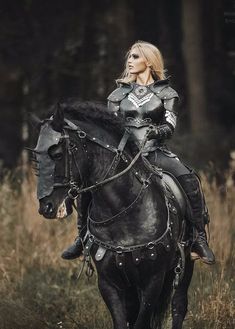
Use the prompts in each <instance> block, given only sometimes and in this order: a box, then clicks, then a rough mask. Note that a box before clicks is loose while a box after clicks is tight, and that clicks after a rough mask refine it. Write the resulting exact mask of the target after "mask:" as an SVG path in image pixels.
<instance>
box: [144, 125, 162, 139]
mask: <svg viewBox="0 0 235 329" xmlns="http://www.w3.org/2000/svg"><path fill="white" fill-rule="evenodd" d="M158 135H159V134H158V129H157V127H156V126H154V125H151V126H149V127H148V130H147V139H148V140H149V139H157V138H158Z"/></svg>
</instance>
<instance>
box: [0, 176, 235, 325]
mask: <svg viewBox="0 0 235 329" xmlns="http://www.w3.org/2000/svg"><path fill="white" fill-rule="evenodd" d="M202 178H203V179H202V182H203V187H204V191H205V194H206V199H207V204H208V208H209V211H210V215H211V225H210V245H211V247H212V248H213V250H214V252H215V254H216V258H217V263H216V265H214V266H207V265H204V264H201V263H199V262H197V264H196V271H195V272H194V277H193V281H192V284H191V288H190V303H189V312H188V315H187V318H186V320H185V324H184V328H185V329H186V328H187V329H194V328H200V329H232V328H235V302H234V301H235V282H234V270H235V257H234V256H235V254H234V248H233V245H234V241H235V224H234V223H235V221H234V217H235V188H234V186H232V184H228V186H227V187H226V190H223V195H222V194H221V189H219V188H218V187H217V186H216V184H215V182H211V183H209V182H208V180H207V179H206V177H205V176H204V175H202ZM9 180H10V179H8V178H6V179H5V180H4V182H3V184H2V185H1V188H0V200H1V201H0V202H1V207H0V212H1V221H0V241H1V248H0V329H46V328H50V329H56V328H63V329H75V328H77V329H109V328H111V320H110V317H109V314H108V312H107V309H106V307H105V305H104V303H103V301H102V299H101V297H100V295H99V292H98V290H97V288H96V275H94V276H93V277H92V278H91V279H90V280H88V279H87V277H86V276H85V274H83V275H82V277H81V279H80V280H79V281H78V280H77V275H78V273H79V270H80V268H81V262H80V261H77V260H76V261H70V262H69V261H67V262H66V261H64V260H62V259H61V258H60V253H61V252H62V251H63V250H64V248H66V247H67V246H69V245H70V244H71V242H72V241H73V239H74V237H75V236H76V224H75V217H71V218H69V219H66V220H63V221H55V220H53V221H48V220H45V219H43V218H42V217H40V216H39V215H38V213H37V207H38V204H37V200H36V195H35V179H34V177H31V176H30V177H27V178H25V179H23V181H22V184H20V185H21V189H20V190H19V189H18V188H16V186H17V185H18V184H16V183H14V184H12V183H9ZM168 326H169V324H167V325H166V327H168Z"/></svg>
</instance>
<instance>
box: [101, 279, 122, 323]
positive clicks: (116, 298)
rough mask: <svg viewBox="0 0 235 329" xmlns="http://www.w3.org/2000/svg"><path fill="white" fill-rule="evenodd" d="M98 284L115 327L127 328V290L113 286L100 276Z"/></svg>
mask: <svg viewBox="0 0 235 329" xmlns="http://www.w3.org/2000/svg"><path fill="white" fill-rule="evenodd" d="M98 286H99V290H100V293H101V295H102V297H103V299H104V302H105V304H106V305H107V307H108V309H109V311H110V313H111V316H112V320H113V328H114V329H127V328H128V326H127V318H126V308H125V291H123V290H119V289H118V288H116V287H115V286H112V285H111V284H110V283H109V282H108V281H107V280H105V279H104V278H99V280H98Z"/></svg>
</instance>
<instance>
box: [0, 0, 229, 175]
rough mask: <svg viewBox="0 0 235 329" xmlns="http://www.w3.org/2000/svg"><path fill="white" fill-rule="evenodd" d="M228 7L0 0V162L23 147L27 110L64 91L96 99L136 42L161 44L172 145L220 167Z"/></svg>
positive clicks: (28, 133)
mask: <svg viewBox="0 0 235 329" xmlns="http://www.w3.org/2000/svg"><path fill="white" fill-rule="evenodd" d="M234 6H235V5H234V1H231V0H230V1H225V0H207V1H202V0H195V1H193V0H182V1H175V0H172V1H164V0H158V1H156V0H148V1H147V2H146V3H143V2H142V1H139V0H136V1H133V0H129V1H125V0H119V1H111V0H102V1H99V2H98V1H95V0H86V1H85V0H79V1H77V0H69V1H64V0H58V1H45V0H42V1H37V0H36V1H35V0H34V1H33V0H22V1H17V0H12V1H1V7H0V8H1V9H0V15H1V20H0V30H1V33H0V73H1V74H0V104H1V120H0V159H1V167H3V168H4V167H6V168H14V167H16V166H17V165H20V163H21V161H22V159H21V154H22V148H23V147H24V146H26V145H27V144H31V143H32V140H33V138H34V136H33V132H32V129H31V127H30V124H29V123H28V113H29V112H33V113H35V114H37V115H39V116H40V115H41V116H43V114H44V115H45V112H46V111H47V109H48V107H49V106H50V105H51V104H54V103H55V102H58V101H59V100H61V99H66V98H69V97H77V98H79V99H80V100H99V101H102V102H104V103H105V102H106V98H107V96H108V94H109V93H110V92H111V91H112V90H113V89H114V88H115V80H116V79H117V78H118V77H119V76H120V74H121V72H122V71H123V67H124V61H125V54H126V51H127V50H128V49H129V47H130V46H131V44H132V43H133V42H134V41H136V40H145V41H148V42H151V43H153V44H155V45H156V46H158V47H159V49H160V50H161V52H162V54H163V57H164V61H165V68H166V70H167V76H170V77H171V85H172V87H173V88H175V89H176V90H177V91H178V93H179V95H180V100H181V102H180V110H179V112H180V114H179V120H178V127H177V128H178V129H177V132H176V134H175V140H174V142H173V143H172V144H173V146H172V147H173V148H174V149H175V150H177V152H179V153H180V154H182V155H183V157H184V158H185V160H186V161H189V162H190V163H191V164H193V165H196V167H197V168H204V169H205V168H207V169H208V166H212V165H211V164H213V166H214V167H216V168H219V169H224V168H226V167H227V166H228V161H229V158H230V152H231V151H232V149H233V148H234V133H233V131H234V129H233V128H234V103H235V101H234V97H233V96H234V71H235V42H234V27H235V24H234V10H235V9H234ZM185 141H187V144H188V143H190V148H188V147H187V150H185V147H184V146H185ZM188 145H189V144H188ZM195 154H197V156H196V157H195V156H194V155H195Z"/></svg>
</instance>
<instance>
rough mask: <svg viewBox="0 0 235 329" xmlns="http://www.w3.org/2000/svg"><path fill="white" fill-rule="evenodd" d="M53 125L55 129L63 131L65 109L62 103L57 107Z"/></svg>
mask: <svg viewBox="0 0 235 329" xmlns="http://www.w3.org/2000/svg"><path fill="white" fill-rule="evenodd" d="M51 125H52V127H53V129H54V130H56V131H59V132H61V131H62V129H63V126H64V110H63V108H62V106H61V105H60V103H58V104H57V109H56V111H55V113H54V115H53V119H52V122H51Z"/></svg>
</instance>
